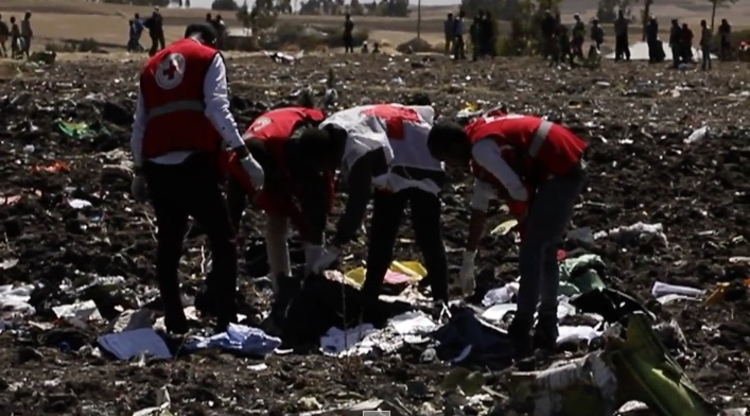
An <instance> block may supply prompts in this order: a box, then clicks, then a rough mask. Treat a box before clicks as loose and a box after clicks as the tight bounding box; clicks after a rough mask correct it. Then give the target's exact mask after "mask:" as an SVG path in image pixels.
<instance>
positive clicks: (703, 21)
mask: <svg viewBox="0 0 750 416" xmlns="http://www.w3.org/2000/svg"><path fill="white" fill-rule="evenodd" d="M701 27H702V28H705V27H706V21H705V20H701Z"/></svg>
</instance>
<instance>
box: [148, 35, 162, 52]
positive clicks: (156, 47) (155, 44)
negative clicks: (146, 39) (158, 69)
mask: <svg viewBox="0 0 750 416" xmlns="http://www.w3.org/2000/svg"><path fill="white" fill-rule="evenodd" d="M150 37H151V49H149V51H148V55H149V56H154V55H155V54H156V51H158V50H159V45H158V43H159V42H158V40H157V39H156V36H153V35H152V36H150Z"/></svg>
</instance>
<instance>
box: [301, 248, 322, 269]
mask: <svg viewBox="0 0 750 416" xmlns="http://www.w3.org/2000/svg"><path fill="white" fill-rule="evenodd" d="M324 252H325V249H324V248H323V246H320V245H317V244H310V243H305V274H310V273H312V271H313V267H314V266H315V263H316V262H317V261H318V260H320V258H321V257H322V256H323V253H324Z"/></svg>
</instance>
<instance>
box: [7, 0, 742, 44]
mask: <svg viewBox="0 0 750 416" xmlns="http://www.w3.org/2000/svg"><path fill="white" fill-rule="evenodd" d="M595 6H596V0H567V1H564V2H563V12H564V13H563V14H564V19H566V20H568V19H569V18H570V17H569V16H570V15H571V14H572V13H576V12H577V13H580V14H582V15H583V16H585V17H592V16H593V15H594V13H595ZM456 8H457V6H440V7H425V8H423V11H422V23H421V29H422V36H423V37H424V38H425V39H426V40H427V41H428V42H430V43H433V44H437V43H440V42H442V41H443V38H442V25H443V19H444V18H445V15H446V14H447V13H448V12H451V11H455V10H456ZM25 11H31V12H32V13H33V15H34V16H33V18H32V19H33V24H34V31H35V39H34V41H33V48H34V49H41V48H43V47H44V45H45V44H46V43H49V42H59V41H61V40H65V39H74V40H80V39H84V38H94V39H95V40H96V41H97V42H99V43H100V44H102V45H103V46H105V47H108V48H110V49H118V48H123V46H124V44H125V42H126V38H127V33H128V25H127V22H128V19H130V18H131V16H133V15H134V14H135V13H141V14H142V15H146V14H148V13H150V11H151V10H150V8H148V7H137V6H130V5H113V4H100V3H91V2H86V1H83V0H0V13H2V14H3V15H4V19H6V20H7V19H8V18H9V17H10V16H11V15H15V16H17V17H20V16H21V15H22V14H23V12H25ZM206 12H207V10H205V9H190V10H185V9H163V10H162V13H163V15H164V17H165V23H166V25H167V26H166V38H167V41H171V40H175V39H177V38H179V37H180V36H181V35H182V33H183V30H184V27H185V26H186V25H187V24H188V23H191V22H195V21H200V20H202V19H203V17H204V16H205V13H206ZM653 12H654V14H655V15H656V16H657V17H659V19H660V21H661V22H662V27H663V29H667V26H668V20H669V19H671V18H680V19H681V20H683V21H686V22H688V23H691V24H696V23H697V22H698V21H699V20H700V19H704V18H705V19H708V18H710V12H711V8H710V4H709V3H708V2H707V1H705V0H669V1H666V2H665V1H660V2H659V6H657V7H655V8H654V11H653ZM730 13H731V16H729V14H730ZM722 17H728V18H729V19H730V21H731V22H732V24H733V26H734V27H735V28H737V29H739V28H740V27H747V26H750V2H739V3H738V4H736V5H735V6H733V8H732V9H731V10H730V9H720V10H719V11H718V12H717V19H721V18H722ZM225 20H226V21H227V22H228V23H229V24H230V25H231V24H233V23H234V16H231V15H230V14H229V13H226V14H225ZM280 20H281V21H288V22H297V23H312V24H319V25H339V24H342V18H341V17H340V16H282V17H281V19H280ZM355 22H356V24H357V26H358V27H360V28H362V29H368V30H370V32H371V38H372V39H373V40H376V41H383V40H384V41H386V42H387V43H389V44H391V45H398V44H399V43H402V42H404V41H407V40H409V39H411V38H413V37H414V36H415V34H416V30H417V19H416V12H414V13H413V16H411V17H409V18H382V17H369V16H366V17H355ZM508 29H509V25H508V24H507V23H505V22H503V23H501V25H500V30H501V32H505V33H507V31H508ZM605 29H606V28H605ZM609 32H611V30H609Z"/></svg>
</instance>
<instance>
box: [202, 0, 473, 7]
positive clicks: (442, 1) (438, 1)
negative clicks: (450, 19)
mask: <svg viewBox="0 0 750 416" xmlns="http://www.w3.org/2000/svg"><path fill="white" fill-rule="evenodd" d="M363 1H367V0H363ZM211 3H213V0H190V6H191V8H194V9H210V8H211ZM235 3H237V4H238V5H242V1H237V0H235ZM247 3H248V4H249V5H250V6H252V5H253V3H255V0H248V2H247ZM295 3H301V0H292V4H295ZM348 3H349V1H347V4H348ZM409 3H410V6H412V7H414V6H416V1H414V2H413V3H414V4H411V3H412V1H411V0H410V1H409ZM459 4H461V2H460V1H456V0H422V5H423V6H451V5H456V6H458V5H459Z"/></svg>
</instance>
